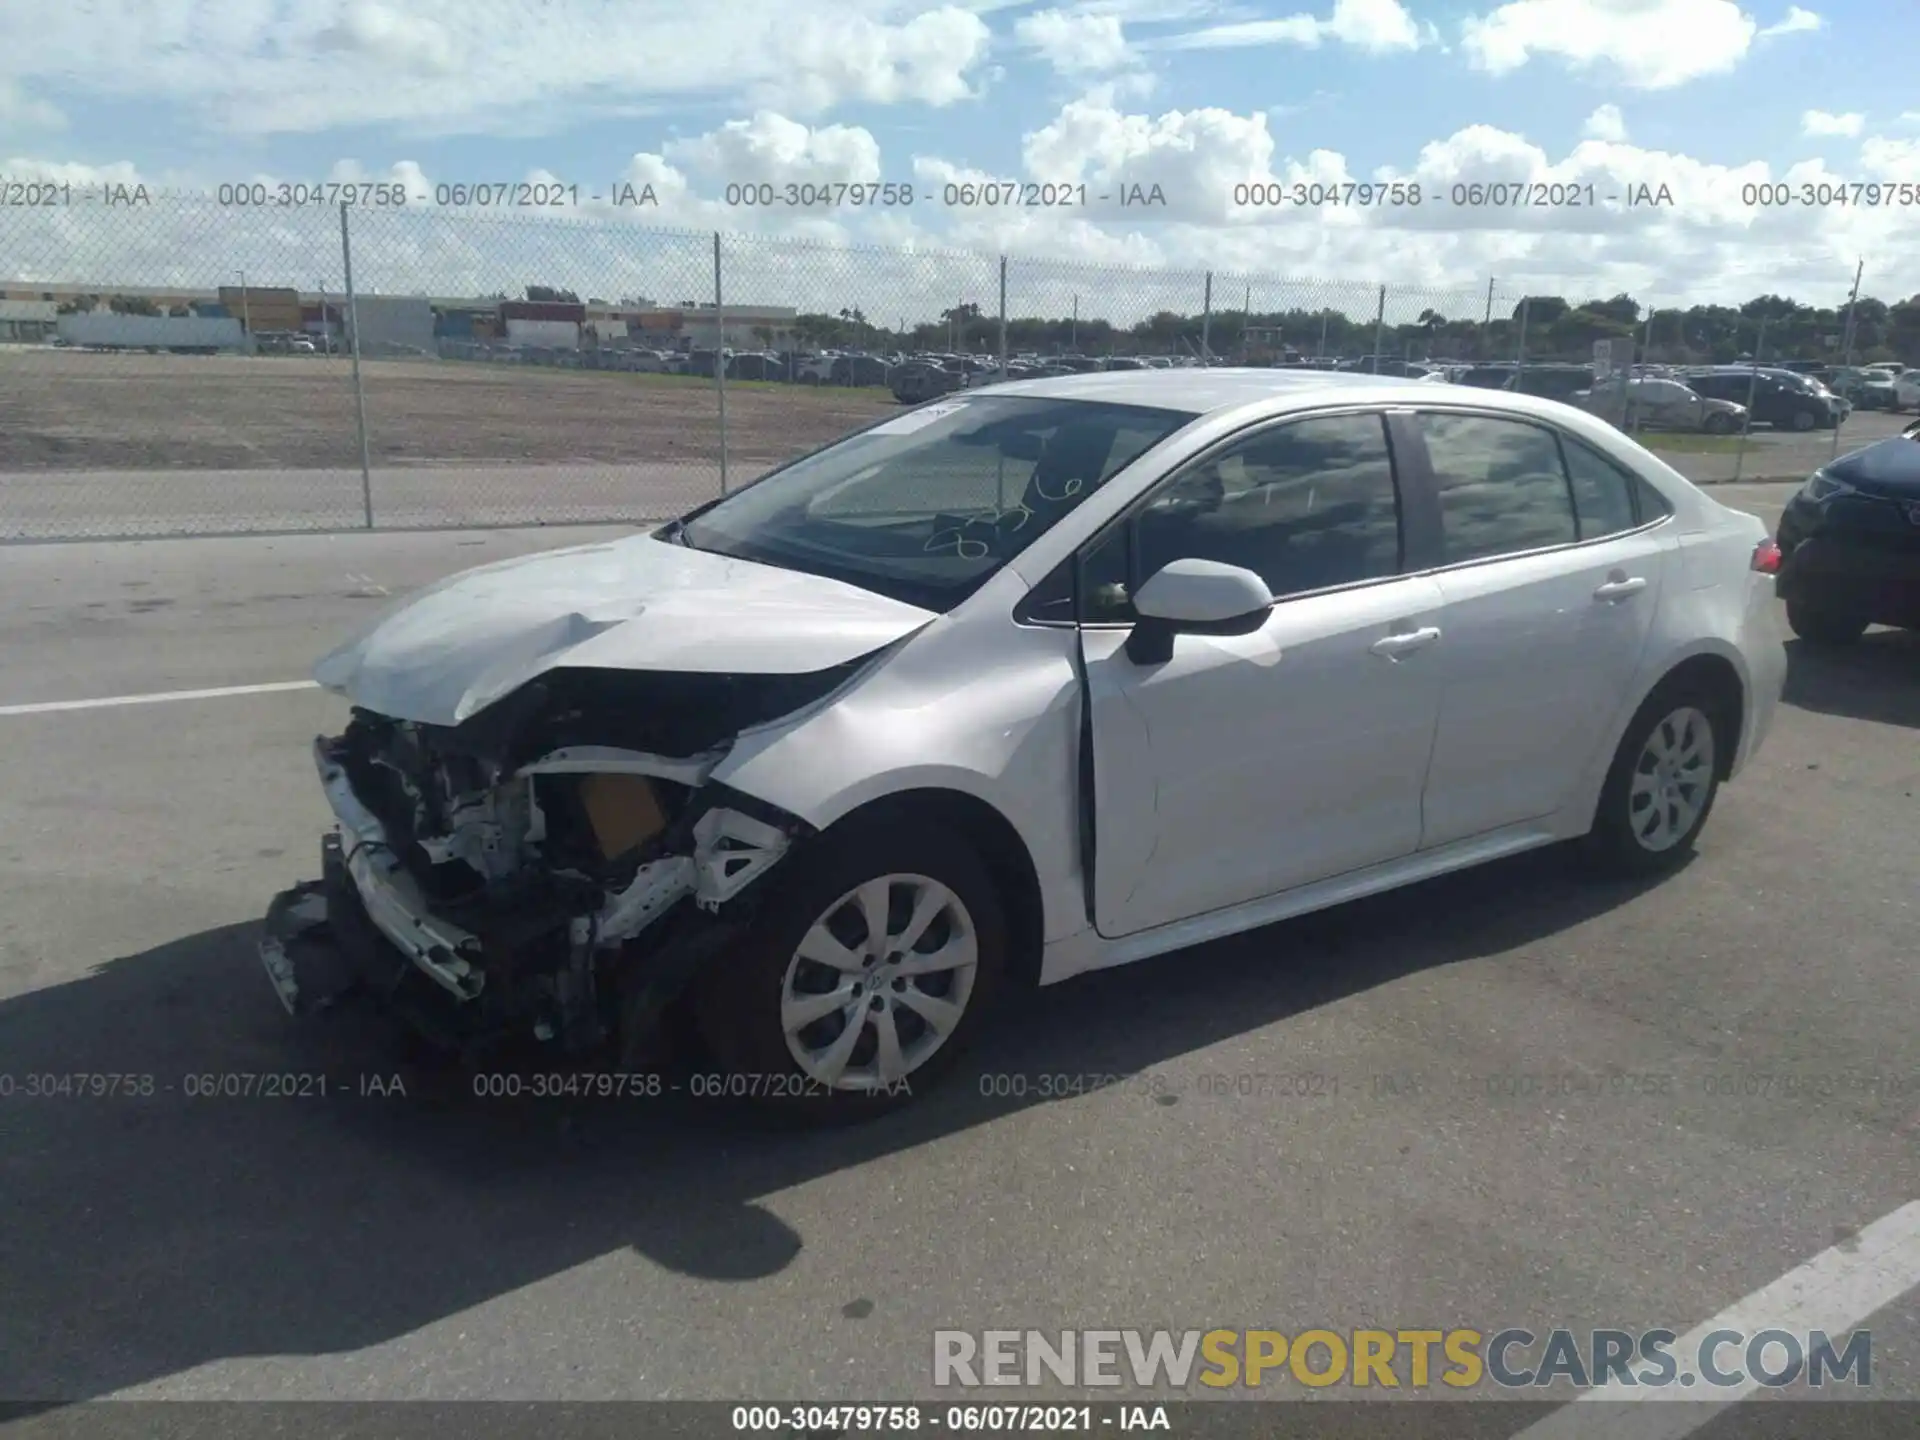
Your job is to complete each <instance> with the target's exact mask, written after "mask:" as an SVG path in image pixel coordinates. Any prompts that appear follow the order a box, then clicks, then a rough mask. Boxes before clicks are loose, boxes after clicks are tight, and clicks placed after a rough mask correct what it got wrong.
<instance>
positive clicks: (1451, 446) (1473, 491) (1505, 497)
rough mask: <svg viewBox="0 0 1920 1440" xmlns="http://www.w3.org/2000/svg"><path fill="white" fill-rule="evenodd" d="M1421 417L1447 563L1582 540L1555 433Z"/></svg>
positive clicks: (1480, 420)
mask: <svg viewBox="0 0 1920 1440" xmlns="http://www.w3.org/2000/svg"><path fill="white" fill-rule="evenodd" d="M1418 419H1419V425H1420V430H1421V433H1422V434H1423V435H1424V436H1425V437H1426V442H1427V453H1428V456H1429V457H1430V459H1431V462H1432V466H1433V478H1434V484H1435V485H1436V486H1437V487H1438V490H1439V499H1440V534H1441V544H1442V555H1443V559H1442V563H1443V564H1447V565H1458V564H1461V563H1463V562H1465V561H1468V560H1484V559H1488V558H1490V557H1492V556H1495V555H1516V554H1519V553H1521V552H1523V551H1527V550H1541V549H1545V548H1547V547H1548V546H1552V545H1570V544H1572V543H1573V542H1574V541H1576V540H1577V539H1579V536H1580V531H1579V524H1578V522H1577V521H1576V520H1575V519H1574V513H1573V497H1572V495H1571V494H1570V493H1569V491H1568V487H1567V477H1566V473H1565V471H1564V470H1563V469H1562V468H1561V463H1560V447H1559V444H1558V442H1557V441H1556V440H1555V439H1554V436H1553V432H1552V431H1550V430H1546V429H1543V428H1542V427H1540V426H1538V425H1531V424H1527V423H1525V422H1523V421H1518V420H1502V419H1497V418H1494V417H1491V416H1483V415H1447V414H1440V413H1436V412H1427V413H1424V414H1422V415H1420V416H1419V417H1418Z"/></svg>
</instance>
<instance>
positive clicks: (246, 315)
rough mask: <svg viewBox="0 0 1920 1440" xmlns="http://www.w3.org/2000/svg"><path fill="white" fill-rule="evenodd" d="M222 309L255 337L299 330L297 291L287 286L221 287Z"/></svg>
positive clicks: (298, 296)
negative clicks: (275, 332) (237, 319)
mask: <svg viewBox="0 0 1920 1440" xmlns="http://www.w3.org/2000/svg"><path fill="white" fill-rule="evenodd" d="M218 293H219V300H220V305H221V308H222V309H224V310H225V311H226V313H227V314H229V315H233V316H237V317H238V318H239V319H240V321H241V323H243V324H244V325H245V326H246V327H247V329H248V330H249V331H251V332H253V333H254V334H262V333H268V332H274V331H285V330H298V329H299V328H300V292H299V291H298V290H294V289H292V288H290V287H287V286H275V285H222V286H221V287H220V290H219V292H218Z"/></svg>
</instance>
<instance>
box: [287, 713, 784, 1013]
mask: <svg viewBox="0 0 1920 1440" xmlns="http://www.w3.org/2000/svg"><path fill="white" fill-rule="evenodd" d="M314 759H315V764H316V766H317V768H318V770H319V774H320V780H321V784H322V786H323V788H324V790H325V793H326V796H327V800H328V803H329V805H330V806H331V808H332V809H333V812H334V817H335V820H336V821H337V822H338V826H339V828H338V830H337V831H336V832H335V833H332V834H329V835H327V836H326V837H325V838H324V840H323V842H322V848H321V869H322V878H321V879H320V880H318V881H314V882H309V883H307V884H304V885H299V886H296V887H294V888H293V889H291V890H288V891H285V892H283V893H282V894H280V895H279V896H276V897H275V899H274V901H273V903H272V904H271V906H270V907H269V909H268V912H267V918H266V924H265V927H264V932H263V934H262V937H261V940H260V945H259V959H260V963H261V965H262V968H263V969H264V970H265V971H266V974H267V978H268V981H269V983H270V984H271V986H272V988H273V990H274V993H275V994H276V995H277V996H278V997H279V999H280V1002H281V1004H282V1005H283V1006H284V1007H285V1008H286V1010H287V1011H288V1013H289V1014H291V1015H294V1016H296V1017H298V1016H304V1015H309V1014H312V1013H314V1012H315V1011H318V1010H324V1009H328V1008H331V1007H333V1006H334V1005H336V1004H339V1003H341V1002H342V1001H344V1000H346V999H348V998H350V997H356V996H357V997H363V998H370V999H372V1000H374V1001H376V1002H378V1003H379V1004H380V1005H381V1006H382V1007H383V1008H387V1009H391V1010H394V1011H397V1012H399V1013H400V1015H401V1017H402V1018H403V1019H405V1020H406V1021H407V1022H408V1023H409V1024H410V1025H411V1026H412V1027H413V1028H414V1029H416V1030H417V1031H420V1032H422V1033H423V1034H424V1035H426V1037H427V1038H429V1039H430V1040H433V1041H435V1042H437V1043H440V1044H442V1045H444V1046H446V1047H448V1048H458V1049H462V1050H468V1051H471V1050H473V1049H474V1048H476V1047H478V1046H482V1045H485V1044H487V1043H489V1042H491V1041H493V1040H495V1039H498V1038H501V1037H503V1036H507V1035H512V1034H520V1035H529V1034H530V1035H532V1036H534V1037H535V1038H538V1039H542V1040H545V1039H556V1038H557V1039H559V1040H561V1041H562V1042H563V1045H564V1047H565V1048H566V1049H567V1050H569V1051H579V1050H586V1049H592V1048H595V1047H596V1046H597V1045H598V1044H599V1043H600V1042H601V1041H602V1040H604V1039H605V1038H606V1037H607V1034H608V1033H609V1031H610V1030H612V1029H615V1028H618V1029H619V1030H621V1031H622V1032H631V1031H632V1030H633V1029H635V1028H636V1023H635V1022H636V1016H635V1014H634V1011H635V1008H636V1004H638V1008H639V1009H642V1010H646V1011H650V1012H657V1011H658V1010H659V1009H660V1008H661V1007H662V1006H664V1005H665V1004H666V1003H668V1002H670V1001H671V999H672V998H673V996H674V995H675V994H676V993H677V992H678V990H679V989H681V988H683V987H684V984H685V982H686V980H687V979H688V978H690V976H691V973H692V971H693V969H695V968H697V966H698V964H700V963H704V959H703V958H701V957H704V956H707V955H710V953H711V952H712V950H713V947H714V946H715V944H716V943H717V939H718V937H722V936H727V935H731V934H734V933H737V932H738V930H739V928H740V926H741V924H742V922H743V921H744V920H745V918H746V914H747V912H748V911H749V910H750V909H751V906H748V905H745V904H743V903H742V897H743V896H744V895H745V894H746V892H747V891H749V890H750V889H752V888H753V887H754V886H755V884H756V882H757V881H758V880H759V879H760V878H761V876H762V875H763V874H764V873H765V872H766V871H767V870H769V869H770V868H772V867H773V866H774V865H776V864H777V863H778V862H779V861H780V860H781V859H782V858H783V857H784V856H785V854H786V853H787V851H788V849H789V848H790V846H791V844H792V842H793V839H794V838H795V829H796V828H798V827H797V822H795V826H794V827H793V828H790V827H789V826H787V825H783V824H781V823H777V822H779V821H780V820H781V819H782V817H781V816H779V815H778V814H776V813H772V812H768V811H766V809H765V807H764V806H760V805H759V803H758V802H755V801H752V800H751V799H750V798H748V797H744V796H733V795H729V797H728V798H729V799H730V800H731V801H732V802H733V804H737V805H740V806H744V807H746V808H745V809H736V808H732V806H731V805H715V804H713V803H712V800H713V799H714V798H718V797H717V796H712V795H710V796H709V798H708V803H707V805H706V806H705V807H703V808H701V809H698V810H696V811H693V812H691V813H689V814H688V815H687V816H686V820H685V828H684V830H682V831H681V832H680V835H679V839H678V842H677V844H676V846H675V849H674V851H673V852H671V853H664V854H661V855H659V856H658V857H657V858H656V859H654V860H651V861H649V862H647V863H644V864H642V865H640V866H639V868H638V870H637V871H635V872H634V873H633V875H632V876H631V877H630V878H629V880H628V881H627V883H626V884H625V886H624V888H623V889H621V890H619V891H618V892H617V893H613V892H609V893H605V894H603V895H601V896H600V897H599V898H598V899H597V900H594V901H593V902H592V903H590V904H589V905H588V906H587V907H586V908H584V909H577V910H576V909H575V908H574V907H575V906H577V905H578V901H579V896H578V895H577V893H575V894H574V897H573V901H572V903H571V904H568V903H567V902H566V901H565V900H564V899H561V900H560V902H559V903H558V904H556V906H555V908H554V909H553V910H552V913H548V912H547V911H546V910H544V909H530V910H527V911H523V912H521V913H519V914H516V915H512V916H509V917H505V918H503V917H502V916H498V915H495V916H491V917H483V916H481V915H478V914H476V915H473V916H471V917H466V918H467V919H468V921H469V923H473V924H476V925H478V927H479V928H478V930H468V929H465V928H462V926H461V925H459V924H455V923H454V922H452V921H450V920H448V919H446V918H445V917H444V916H440V915H436V914H434V913H432V911H431V910H430V909H429V906H428V902H427V897H426V895H425V893H424V892H423V891H422V889H421V887H420V884H419V883H418V882H417V881H416V880H415V878H414V876H413V875H412V874H411V873H409V871H408V869H407V868H406V866H404V865H403V864H402V863H401V860H400V857H399V855H398V854H397V853H396V851H395V848H394V846H393V845H392V844H391V843H390V842H389V837H388V833H387V831H386V828H385V826H384V825H383V824H382V822H381V820H380V819H379V818H378V817H377V816H375V815H374V814H373V813H372V812H371V810H369V809H368V807H367V806H366V805H365V804H363V803H362V802H361V800H360V798H359V796H358V795H356V794H355V792H354V788H353V784H352V782H351V780H350V778H349V775H348V773H347V770H346V767H345V766H344V765H343V764H342V763H340V761H339V759H338V758H337V756H336V754H335V751H334V749H333V747H332V746H331V744H330V743H329V742H328V741H326V740H325V739H321V740H319V741H317V742H316V743H315V746H314ZM747 809H757V810H759V811H761V813H760V814H758V815H754V814H748V813H746V810H747ZM681 847H684V848H681ZM562 893H564V892H557V895H559V894H562ZM563 906H564V908H562V907H563ZM640 941H644V945H636V942H640ZM635 995H641V996H644V1000H643V1001H640V1002H636V1001H635V999H634V997H635ZM639 1018H644V1017H639Z"/></svg>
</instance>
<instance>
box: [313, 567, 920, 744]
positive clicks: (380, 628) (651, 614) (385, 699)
mask: <svg viewBox="0 0 1920 1440" xmlns="http://www.w3.org/2000/svg"><path fill="white" fill-rule="evenodd" d="M933 618H934V615H933V613H932V612H930V611H926V610H922V609H919V608H918V607H916V606H913V605H907V604H903V603H902V602H900V601H897V600H889V599H887V598H886V597H884V596H881V595H875V594H873V593H872V592H871V591H867V590H862V589H859V588H858V587H856V586H853V585H847V584H844V583H842V582H841V581H838V580H827V579H823V578H821V577H820V576H817V575H806V574H802V573H800V572H799V571H794V570H782V569H778V568H776V567H773V566H769V565H759V564H755V563H753V562H751V561H746V560H734V559H730V558H728V557H726V556H724V555H714V554H710V553H707V552H705V551H700V550H689V549H687V548H685V547H684V546H680V545H674V544H669V543H667V542H665V541H661V540H655V539H654V538H653V537H652V536H650V535H631V536H627V537H625V538H623V539H620V540H615V541H612V542H610V543H605V544H595V545H579V546H573V547H570V548H568V549H564V550H549V551H546V552H544V553H542V554H537V555H523V556H517V557H515V558H513V559H509V560H502V561H497V562H495V563H494V564H491V565H482V566H480V567H479V568H478V569H474V570H468V571H465V572H464V573H462V574H459V575H455V576H452V577H451V578H449V579H446V580H442V581H440V582H439V583H437V584H434V585H430V586H428V587H427V588H426V589H424V590H419V591H416V592H415V593H414V594H412V595H410V596H408V597H407V598H406V599H404V600H402V601H401V602H400V603H399V604H397V605H395V606H394V607H392V608H391V609H389V610H388V611H387V612H386V613H385V614H384V615H382V616H380V617H379V618H378V619H376V620H374V621H373V622H372V623H371V624H370V625H368V626H367V627H366V628H365V629H363V630H362V631H361V632H360V633H359V634H358V635H356V636H355V637H354V638H353V639H351V640H349V641H348V642H347V643H345V644H344V645H341V646H340V647H339V648H338V649H335V650H333V651H332V652H331V653H329V654H328V655H326V656H325V657H324V658H322V659H321V661H320V662H319V664H318V665H316V666H315V667H314V671H313V678H314V679H315V680H317V681H318V682H319V683H320V684H321V685H323V686H325V687H326V688H327V689H329V690H331V691H333V692H334V693H336V694H338V695H343V696H345V697H346V698H347V699H348V700H351V701H352V702H353V703H354V704H355V705H358V706H361V707H363V708H365V709H368V710H372V711H374V712H375V713H376V714H381V715H390V716H393V717H394V718H396V719H401V720H414V721H418V722H420V723H422V724H429V725H457V724H459V723H460V722H461V721H463V720H465V719H467V718H468V717H469V716H471V715H474V714H476V713H478V712H479V711H481V710H483V709H485V708H486V707H487V706H488V705H491V704H492V703H493V702H494V701H496V700H499V699H501V698H503V697H504V696H506V695H509V694H511V693H512V692H513V691H515V690H518V689H519V688H520V687H521V686H522V685H525V684H526V683H527V682H528V681H530V680H533V679H535V678H537V677H538V676H540V675H542V674H545V673H546V672H547V671H549V670H553V669H557V668H560V667H563V666H568V667H581V668H589V669H608V670H664V671H683V672H685V671H696V672H706V673H733V674H744V675H754V674H758V675H802V674H807V673H809V672H811V671H815V670H825V669H829V668H831V667H833V666H835V665H841V664H844V663H846V662H847V661H849V660H856V659H858V658H859V657H860V656H862V655H867V654H870V653H872V652H873V651H875V650H879V649H881V648H883V647H884V646H887V645H890V644H892V643H893V642H894V641H896V640H899V639H901V638H902V637H904V636H906V635H910V634H912V633H913V632H914V631H915V630H918V629H920V628H921V627H922V626H924V625H925V624H927V623H928V622H929V621H930V620H932V619H933Z"/></svg>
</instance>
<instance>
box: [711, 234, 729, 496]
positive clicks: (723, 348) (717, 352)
mask: <svg viewBox="0 0 1920 1440" xmlns="http://www.w3.org/2000/svg"><path fill="white" fill-rule="evenodd" d="M713 324H714V330H715V339H714V342H713V386H714V389H715V390H716V391H717V392H718V393H719V396H720V493H721V494H722V495H724V494H726V493H727V309H726V301H725V297H724V295H723V294H722V293H721V289H720V232H719V231H718V230H716V231H714V232H713Z"/></svg>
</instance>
